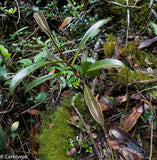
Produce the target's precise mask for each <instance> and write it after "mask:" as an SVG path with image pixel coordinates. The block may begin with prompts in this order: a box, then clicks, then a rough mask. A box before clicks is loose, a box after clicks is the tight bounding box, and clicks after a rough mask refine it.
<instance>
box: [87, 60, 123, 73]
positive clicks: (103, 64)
mask: <svg viewBox="0 0 157 160" xmlns="http://www.w3.org/2000/svg"><path fill="white" fill-rule="evenodd" d="M110 67H125V65H124V64H123V63H122V62H121V61H120V60H117V59H103V60H100V61H97V62H95V63H93V64H91V65H90V66H89V69H88V70H87V71H86V72H89V71H94V70H97V69H100V68H110Z"/></svg>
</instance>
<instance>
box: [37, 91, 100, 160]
mask: <svg viewBox="0 0 157 160" xmlns="http://www.w3.org/2000/svg"><path fill="white" fill-rule="evenodd" d="M73 96H75V92H74V91H71V90H68V91H65V92H63V94H62V100H61V106H62V107H58V109H57V110H56V111H55V113H54V112H53V111H51V110H48V111H44V112H42V113H41V118H42V122H43V123H42V126H41V133H40V135H39V138H38V139H39V144H40V149H39V153H40V156H41V158H42V159H43V160H53V159H54V160H62V159H63V160H73V159H76V155H75V156H74V157H67V155H66V152H67V151H68V150H69V149H70V141H69V139H75V138H76V136H77V129H76V128H74V127H73V126H72V125H71V124H69V123H68V120H69V119H70V117H71V116H70V115H71V114H72V112H73V111H74V109H73V107H72V105H71V102H72V99H73ZM74 103H75V106H76V108H77V109H78V110H79V112H80V113H81V115H82V116H83V118H86V119H87V120H88V122H89V124H91V125H92V126H94V127H96V128H97V129H98V128H100V126H99V125H98V124H97V123H95V121H94V119H93V118H92V117H91V114H90V112H89V110H88V107H87V106H86V104H85V101H84V98H83V94H79V96H78V97H77V99H76V100H75V101H74ZM76 115H77V114H76ZM73 123H75V124H77V125H78V126H80V128H81V129H82V130H84V127H83V123H82V121H81V120H77V121H74V122H73ZM50 126H52V128H51V127H50ZM76 145H77V144H76Z"/></svg>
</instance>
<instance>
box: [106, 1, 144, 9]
mask: <svg viewBox="0 0 157 160" xmlns="http://www.w3.org/2000/svg"><path fill="white" fill-rule="evenodd" d="M104 1H105V2H107V3H109V4H113V5H116V6H120V7H125V8H137V9H140V8H141V7H137V6H129V5H123V4H120V3H117V2H111V1H108V0H104Z"/></svg>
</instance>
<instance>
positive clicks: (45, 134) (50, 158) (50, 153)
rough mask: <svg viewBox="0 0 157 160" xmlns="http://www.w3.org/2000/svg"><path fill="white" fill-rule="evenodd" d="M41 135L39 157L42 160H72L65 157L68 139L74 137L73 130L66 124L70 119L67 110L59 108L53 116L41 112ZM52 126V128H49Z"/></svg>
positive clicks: (50, 113) (68, 146) (68, 143)
mask: <svg viewBox="0 0 157 160" xmlns="http://www.w3.org/2000/svg"><path fill="white" fill-rule="evenodd" d="M41 117H42V122H43V124H42V126H41V133H40V135H39V144H40V150H39V153H40V156H41V159H43V160H62V159H64V160H73V158H71V157H67V155H66V152H67V151H68V149H69V148H70V142H69V139H70V138H73V137H74V135H75V131H74V128H73V127H72V126H71V125H70V124H68V122H67V121H68V119H69V117H70V115H69V113H68V111H67V109H65V108H63V107H59V108H58V109H57V111H56V112H55V114H54V115H53V112H51V111H49V112H43V113H42V114H41ZM51 125H52V127H50V126H51Z"/></svg>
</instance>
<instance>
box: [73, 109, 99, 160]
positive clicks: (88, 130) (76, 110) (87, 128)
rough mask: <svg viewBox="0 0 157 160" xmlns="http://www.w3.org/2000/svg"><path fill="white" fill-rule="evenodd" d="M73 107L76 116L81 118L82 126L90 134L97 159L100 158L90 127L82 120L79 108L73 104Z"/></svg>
mask: <svg viewBox="0 0 157 160" xmlns="http://www.w3.org/2000/svg"><path fill="white" fill-rule="evenodd" d="M73 108H74V110H75V112H76V113H77V114H78V116H79V117H80V119H81V121H82V123H83V125H84V127H85V128H86V130H87V133H88V134H89V136H90V138H91V140H92V142H93V145H94V148H95V152H96V155H97V157H98V159H99V160H102V158H101V156H100V153H99V150H98V148H97V145H96V144H95V141H94V139H93V137H92V134H91V131H90V128H89V127H88V126H87V125H86V123H85V121H84V120H83V118H82V116H81V114H80V112H79V110H78V109H77V108H76V107H75V106H73Z"/></svg>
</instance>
